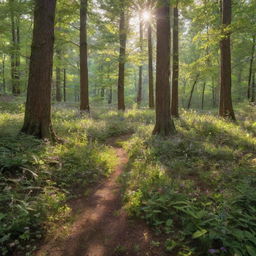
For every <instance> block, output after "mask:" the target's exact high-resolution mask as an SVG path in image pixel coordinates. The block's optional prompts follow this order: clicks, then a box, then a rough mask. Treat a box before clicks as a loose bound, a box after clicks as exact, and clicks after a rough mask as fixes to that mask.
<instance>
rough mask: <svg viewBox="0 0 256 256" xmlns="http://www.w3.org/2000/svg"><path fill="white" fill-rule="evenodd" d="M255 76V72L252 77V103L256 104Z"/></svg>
mask: <svg viewBox="0 0 256 256" xmlns="http://www.w3.org/2000/svg"><path fill="white" fill-rule="evenodd" d="M255 76H256V72H255V71H254V73H253V75H252V98H251V102H254V103H255V89H256V88H255V87H256V84H255V82H256V81H255Z"/></svg>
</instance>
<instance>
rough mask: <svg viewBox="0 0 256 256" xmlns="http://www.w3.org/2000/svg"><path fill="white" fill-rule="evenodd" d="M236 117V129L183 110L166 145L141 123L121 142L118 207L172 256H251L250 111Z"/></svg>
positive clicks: (254, 229) (255, 168) (253, 167)
mask: <svg viewBox="0 0 256 256" xmlns="http://www.w3.org/2000/svg"><path fill="white" fill-rule="evenodd" d="M246 108H248V107H246ZM238 111H239V113H241V114H240V117H243V120H244V121H239V123H237V124H235V123H232V122H227V121H225V120H222V119H218V118H216V117H214V116H213V115H211V114H207V115H206V114H198V113H196V112H184V111H183V113H182V116H181V120H180V121H178V120H177V130H178V135H176V136H174V137H172V138H170V139H163V138H160V137H153V138H152V137H151V131H152V125H150V124H149V125H146V123H145V122H144V126H140V127H138V128H137V132H136V134H135V135H134V136H133V137H132V138H131V139H130V140H129V141H128V142H127V143H125V148H126V149H127V150H128V152H129V155H130V163H129V166H130V171H129V172H127V173H125V174H123V177H122V184H123V185H124V200H125V202H126V208H127V210H128V212H129V213H130V214H132V215H136V216H139V217H141V218H143V219H145V220H146V221H147V223H148V224H150V225H151V226H152V227H153V228H154V229H155V230H156V231H157V232H159V233H165V234H166V237H167V240H166V243H165V245H164V246H165V248H166V250H167V251H170V252H172V253H174V254H173V255H211V254H214V255H242V256H250V255H254V254H255V251H254V250H255V249H254V248H255V247H256V243H255V242H256V240H255V235H256V225H255V221H256V218H255V216H256V215H255V213H256V208H255V205H256V202H255V201H256V198H255V182H256V179H255V174H256V164H255V159H254V153H253V152H255V146H256V141H255V138H254V132H255V127H254V128H253V121H252V120H255V114H256V113H255V109H254V108H253V107H250V111H248V109H247V110H246V111H244V108H241V109H239V110H238ZM249 124H251V125H249Z"/></svg>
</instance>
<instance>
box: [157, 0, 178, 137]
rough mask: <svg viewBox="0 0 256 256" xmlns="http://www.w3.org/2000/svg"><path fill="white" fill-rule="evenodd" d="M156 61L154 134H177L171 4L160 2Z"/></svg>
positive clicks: (159, 0) (160, 0) (163, 0)
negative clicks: (173, 108)
mask: <svg viewBox="0 0 256 256" xmlns="http://www.w3.org/2000/svg"><path fill="white" fill-rule="evenodd" d="M158 3H159V7H158V8H157V13H156V15H157V59H156V124H155V128H154V130H153V134H160V135H163V136H168V135H171V134H174V133H175V126H174V123H173V120H172V118H171V110H170V81H169V78H170V53H171V51H170V39H171V38H170V2H169V0H158Z"/></svg>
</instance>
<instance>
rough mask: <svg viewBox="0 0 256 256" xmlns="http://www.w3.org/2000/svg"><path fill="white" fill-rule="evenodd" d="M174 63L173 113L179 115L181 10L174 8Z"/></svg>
mask: <svg viewBox="0 0 256 256" xmlns="http://www.w3.org/2000/svg"><path fill="white" fill-rule="evenodd" d="M172 42H173V63H172V100H171V114H172V116H174V117H177V118H178V117H179V91H178V85H179V10H178V7H177V6H175V7H174V8H173V41H172Z"/></svg>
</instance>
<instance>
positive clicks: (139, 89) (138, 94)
mask: <svg viewBox="0 0 256 256" xmlns="http://www.w3.org/2000/svg"><path fill="white" fill-rule="evenodd" d="M142 51H143V23H142V17H141V14H140V52H141V54H142ZM142 73H143V66H142V64H141V65H140V66H139V83H138V92H137V104H138V107H140V105H141V101H142V75H143V74H142Z"/></svg>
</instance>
